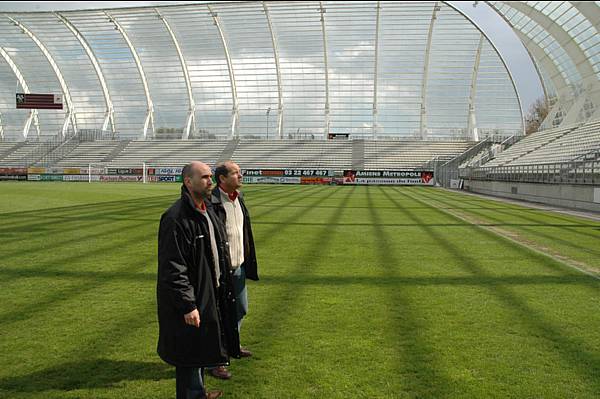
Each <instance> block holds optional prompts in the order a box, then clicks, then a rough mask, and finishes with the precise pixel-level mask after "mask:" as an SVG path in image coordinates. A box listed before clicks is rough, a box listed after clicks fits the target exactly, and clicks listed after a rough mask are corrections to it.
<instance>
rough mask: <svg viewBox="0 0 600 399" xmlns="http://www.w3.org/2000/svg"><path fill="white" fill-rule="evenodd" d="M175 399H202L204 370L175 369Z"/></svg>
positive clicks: (203, 396)
mask: <svg viewBox="0 0 600 399" xmlns="http://www.w3.org/2000/svg"><path fill="white" fill-rule="evenodd" d="M175 387H176V389H177V399H204V398H205V397H206V391H205V390H204V369H203V368H200V369H198V368H192V367H175Z"/></svg>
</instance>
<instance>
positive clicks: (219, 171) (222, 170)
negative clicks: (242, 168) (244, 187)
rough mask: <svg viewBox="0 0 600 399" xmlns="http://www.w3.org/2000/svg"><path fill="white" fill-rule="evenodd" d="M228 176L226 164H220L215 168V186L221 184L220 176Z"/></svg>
mask: <svg viewBox="0 0 600 399" xmlns="http://www.w3.org/2000/svg"><path fill="white" fill-rule="evenodd" d="M228 175H229V168H227V162H221V163H220V164H218V165H217V167H216V168H215V181H216V182H217V184H221V179H220V177H221V176H224V177H227V176H228Z"/></svg>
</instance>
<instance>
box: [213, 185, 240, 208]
mask: <svg viewBox="0 0 600 399" xmlns="http://www.w3.org/2000/svg"><path fill="white" fill-rule="evenodd" d="M237 193H238V196H237V198H238V199H239V200H240V201H241V200H242V199H243V198H244V195H243V194H242V192H241V191H238V192H237ZM222 195H227V194H224V193H222V192H221V188H220V187H215V188H214V189H213V191H212V194H211V196H210V202H211V203H212V204H213V205H221V204H223V199H222V198H221V196H222Z"/></svg>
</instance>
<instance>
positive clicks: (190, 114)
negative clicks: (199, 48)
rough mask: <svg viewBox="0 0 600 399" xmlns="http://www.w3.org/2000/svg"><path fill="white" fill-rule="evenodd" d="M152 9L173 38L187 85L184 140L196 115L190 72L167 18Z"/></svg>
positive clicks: (194, 122) (187, 137)
mask: <svg viewBox="0 0 600 399" xmlns="http://www.w3.org/2000/svg"><path fill="white" fill-rule="evenodd" d="M154 11H155V12H156V14H157V15H158V18H160V20H161V21H163V23H164V24H165V27H166V28H167V31H168V32H169V35H170V36H171V40H173V44H174V45H175V50H177V56H178V57H179V62H180V63H181V69H182V70H183V77H184V78H185V86H186V87H187V93H188V101H189V104H190V107H189V109H188V117H187V120H186V122H185V129H184V131H183V135H182V137H181V138H182V139H184V140H187V139H189V138H190V132H192V131H193V130H195V129H196V117H195V113H196V103H195V102H194V96H193V94H192V83H191V80H190V74H189V71H188V67H187V64H186V62H185V58H184V57H183V52H182V51H181V47H180V46H179V42H178V41H177V38H176V37H175V32H173V29H171V25H170V24H169V21H167V19H166V18H165V17H164V16H163V15H162V14H161V13H160V11H158V8H155V9H154Z"/></svg>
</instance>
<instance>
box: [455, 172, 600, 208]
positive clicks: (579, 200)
mask: <svg viewBox="0 0 600 399" xmlns="http://www.w3.org/2000/svg"><path fill="white" fill-rule="evenodd" d="M464 189H465V190H467V191H470V192H473V193H479V194H486V195H493V196H495V197H504V198H511V199H517V200H523V201H530V202H538V203H542V204H546V205H553V206H560V207H565V208H572V209H579V210H585V211H592V212H600V187H599V186H592V185H589V186H588V185H571V184H546V183H545V184H535V183H516V182H499V181H482V180H465V182H464Z"/></svg>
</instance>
